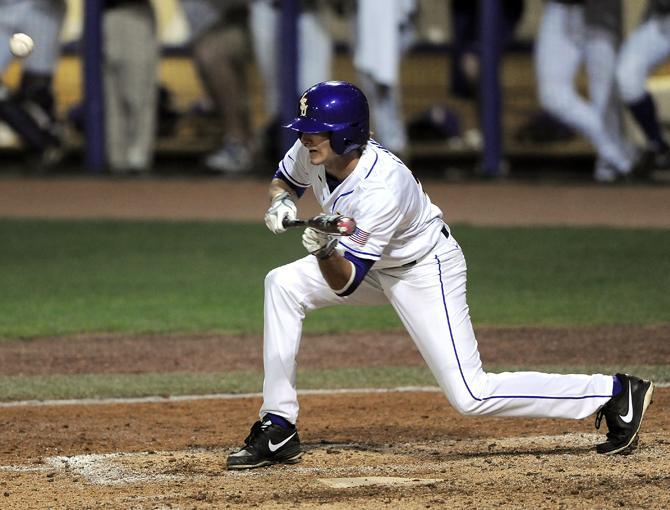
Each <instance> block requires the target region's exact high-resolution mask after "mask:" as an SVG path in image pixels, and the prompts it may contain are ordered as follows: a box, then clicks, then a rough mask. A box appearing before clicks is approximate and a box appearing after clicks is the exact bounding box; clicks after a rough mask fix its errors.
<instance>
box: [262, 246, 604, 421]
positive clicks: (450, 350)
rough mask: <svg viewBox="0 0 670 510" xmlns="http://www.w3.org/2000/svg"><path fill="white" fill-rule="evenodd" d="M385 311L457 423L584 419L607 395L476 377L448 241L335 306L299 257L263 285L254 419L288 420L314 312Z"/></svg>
mask: <svg viewBox="0 0 670 510" xmlns="http://www.w3.org/2000/svg"><path fill="white" fill-rule="evenodd" d="M384 303H391V305H392V306H393V308H394V309H395V310H396V312H397V313H398V316H399V317H400V319H401V320H402V322H403V324H404V325H405V327H406V328H407V331H408V332H409V334H410V336H411V337H412V339H413V340H414V343H415V344H416V346H417V348H418V349H419V352H420V353H421V355H422V356H423V358H424V359H425V361H426V363H427V364H428V366H429V368H430V370H431V371H432V373H433V375H434V376H435V379H436V380H437V382H438V383H439V385H440V387H441V388H442V390H443V391H444V393H445V395H446V396H447V398H448V399H449V402H450V403H451V405H452V406H453V407H454V408H455V409H456V410H458V411H459V412H460V413H462V414H467V415H499V416H528V417H532V416H536V417H555V418H574V419H578V418H584V417H586V416H588V415H590V414H592V413H594V412H595V411H597V410H598V408H599V407H601V406H602V405H603V404H605V402H607V401H608V400H609V399H610V398H611V396H612V387H613V378H612V376H606V375H559V374H544V373H539V372H514V373H501V374H490V373H486V372H484V370H483V369H482V363H481V361H480V358H479V351H478V349H477V340H476V339H475V334H474V331H473V328H472V323H471V321H470V314H469V311H468V305H467V302H466V264H465V258H464V257H463V253H462V251H461V248H460V246H459V245H458V243H457V242H456V241H455V240H454V239H453V237H451V236H450V237H449V238H445V237H440V241H439V242H438V244H437V245H436V246H435V247H434V248H433V250H432V251H431V252H430V253H428V255H426V256H425V257H424V258H423V259H421V260H420V261H418V262H417V263H416V264H415V265H413V266H411V267H409V268H396V269H380V270H374V268H373V270H371V271H370V272H369V273H368V275H367V276H366V278H365V280H364V281H363V282H362V283H361V285H360V287H359V288H358V289H357V290H356V291H355V292H354V293H353V294H352V295H350V296H347V297H344V298H343V297H339V296H337V295H335V293H333V291H332V290H331V289H330V288H329V287H328V285H327V284H326V282H325V280H324V279H323V277H322V275H321V273H320V271H319V267H318V264H317V260H316V258H315V257H313V256H311V255H309V256H307V257H305V258H302V259H300V260H297V261H295V262H293V263H291V264H288V265H285V266H282V267H279V268H277V269H274V270H272V271H271V272H270V273H269V274H268V275H267V277H266V279H265V332H264V335H265V338H264V350H263V361H264V367H265V381H264V384H263V398H264V401H263V406H262V408H261V410H260V415H261V416H263V415H265V414H266V413H273V414H276V415H279V416H282V417H284V418H285V419H287V420H288V421H289V422H291V423H295V422H296V421H297V418H298V409H299V407H298V399H297V394H296V386H295V381H296V356H297V354H298V349H299V346H300V337H301V333H302V321H303V319H304V318H305V314H306V313H308V312H310V311H312V310H316V309H318V308H321V307H324V306H331V305H338V304H350V305H379V304H384Z"/></svg>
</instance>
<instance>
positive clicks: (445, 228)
mask: <svg viewBox="0 0 670 510" xmlns="http://www.w3.org/2000/svg"><path fill="white" fill-rule="evenodd" d="M441 232H442V235H443V236H444V237H445V239H449V231H448V230H447V227H446V225H445V226H443V227H442V231H441ZM416 262H417V261H416V260H413V261H412V262H407V264H403V265H402V266H400V267H412V266H413V265H414V264H416Z"/></svg>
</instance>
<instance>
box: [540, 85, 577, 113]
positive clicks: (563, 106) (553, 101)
mask: <svg viewBox="0 0 670 510" xmlns="http://www.w3.org/2000/svg"><path fill="white" fill-rule="evenodd" d="M539 99H540V104H541V105H542V107H543V108H544V109H545V110H546V111H548V112H550V113H553V114H555V115H561V114H562V113H563V112H564V111H566V110H567V109H569V107H570V97H569V95H568V94H566V91H565V90H564V89H562V88H559V87H555V86H548V87H545V88H543V89H542V90H540V93H539Z"/></svg>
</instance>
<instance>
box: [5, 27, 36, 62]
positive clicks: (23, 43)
mask: <svg viewBox="0 0 670 510" xmlns="http://www.w3.org/2000/svg"><path fill="white" fill-rule="evenodd" d="M34 46H35V43H34V42H33V39H32V38H31V37H30V36H29V35H28V34H22V33H17V34H14V35H13V36H12V37H11V39H10V40H9V49H10V51H11V52H12V55H14V56H15V57H19V58H26V57H27V56H28V55H30V53H31V52H32V51H33V47H34Z"/></svg>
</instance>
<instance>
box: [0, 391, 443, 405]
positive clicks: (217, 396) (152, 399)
mask: <svg viewBox="0 0 670 510" xmlns="http://www.w3.org/2000/svg"><path fill="white" fill-rule="evenodd" d="M441 391H442V390H441V389H440V388H439V387H437V386H400V387H397V388H349V389H346V388H341V389H332V390H299V391H298V395H344V394H348V393H414V392H425V393H439V392H441ZM262 397H263V394H262V393H211V394H208V395H173V396H168V397H164V396H158V395H156V396H149V397H130V398H75V399H54V400H16V401H12V402H0V408H3V407H5V408H6V407H30V406H73V405H109V404H155V403H169V402H190V401H194V400H236V399H243V398H262Z"/></svg>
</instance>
